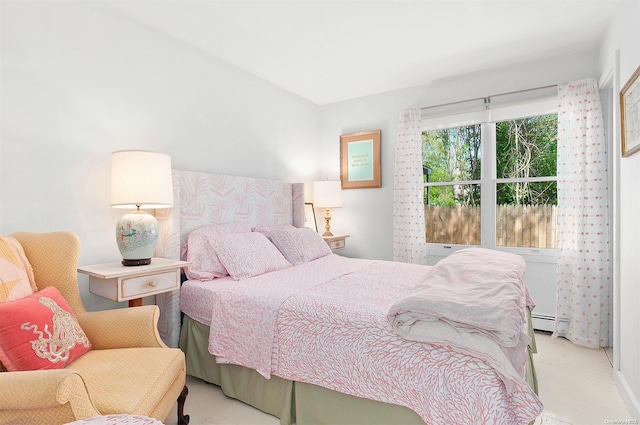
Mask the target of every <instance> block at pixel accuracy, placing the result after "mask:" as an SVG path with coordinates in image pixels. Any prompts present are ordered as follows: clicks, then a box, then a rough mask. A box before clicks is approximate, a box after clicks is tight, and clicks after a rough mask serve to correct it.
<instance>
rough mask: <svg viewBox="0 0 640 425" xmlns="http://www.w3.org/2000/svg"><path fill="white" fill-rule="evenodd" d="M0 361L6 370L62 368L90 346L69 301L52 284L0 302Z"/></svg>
mask: <svg viewBox="0 0 640 425" xmlns="http://www.w3.org/2000/svg"><path fill="white" fill-rule="evenodd" d="M0 317H1V318H2V319H1V320H0V361H1V362H2V364H3V365H4V366H5V367H6V368H7V370H8V371H9V372H16V371H22V370H41V369H62V368H63V367H65V366H66V365H67V364H69V363H71V362H72V361H73V360H75V359H77V358H78V357H80V356H81V355H83V354H84V353H86V352H88V351H89V350H91V343H90V342H89V340H88V339H87V336H86V335H85V333H84V331H83V330H82V329H81V328H80V325H79V324H78V321H77V320H76V318H75V316H74V315H73V312H72V311H71V308H70V307H69V304H67V302H66V301H65V299H64V298H63V297H62V294H60V291H58V289H57V288H56V287H54V286H48V287H46V288H45V289H43V290H42V291H40V292H36V293H35V294H33V295H30V296H28V297H25V298H21V299H19V300H15V301H7V302H4V303H0Z"/></svg>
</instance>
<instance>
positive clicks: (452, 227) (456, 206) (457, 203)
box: [424, 184, 480, 245]
mask: <svg viewBox="0 0 640 425" xmlns="http://www.w3.org/2000/svg"><path fill="white" fill-rule="evenodd" d="M424 190H425V192H424V193H425V194H424V196H425V206H424V215H425V220H424V221H425V231H426V236H427V242H428V243H442V244H465V245H480V197H479V194H480V185H479V184H459V185H447V186H431V187H429V186H427V187H425V188H424ZM475 193H477V194H478V198H477V202H475V203H469V202H465V201H464V200H465V199H467V200H468V199H469V198H470V196H468V195H464V194H475Z"/></svg>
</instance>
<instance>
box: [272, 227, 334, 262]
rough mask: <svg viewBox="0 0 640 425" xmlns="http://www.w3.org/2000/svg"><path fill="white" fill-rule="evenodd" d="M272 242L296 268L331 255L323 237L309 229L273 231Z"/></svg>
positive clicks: (292, 228)
mask: <svg viewBox="0 0 640 425" xmlns="http://www.w3.org/2000/svg"><path fill="white" fill-rule="evenodd" d="M271 242H273V244H274V245H275V246H276V248H278V250H279V251H280V252H281V253H282V255H284V258H286V259H287V260H288V261H289V262H290V263H291V264H293V265H296V266H297V265H298V264H303V263H307V262H309V261H312V260H315V259H317V258H320V257H324V256H326V255H329V254H331V248H329V245H327V243H326V242H325V241H324V239H322V236H320V235H319V234H318V233H317V232H315V231H313V230H311V229H309V228H307V227H300V228H297V227H291V228H279V229H273V230H271Z"/></svg>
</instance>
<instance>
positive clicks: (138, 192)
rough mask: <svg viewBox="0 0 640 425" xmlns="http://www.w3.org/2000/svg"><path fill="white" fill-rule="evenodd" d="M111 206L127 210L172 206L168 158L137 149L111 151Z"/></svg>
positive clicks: (169, 158) (169, 159) (171, 186)
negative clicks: (138, 207)
mask: <svg viewBox="0 0 640 425" xmlns="http://www.w3.org/2000/svg"><path fill="white" fill-rule="evenodd" d="M111 206H112V207H114V208H128V209H132V208H136V206H140V207H141V208H169V207H171V206H173V182H172V178H171V157H170V156H169V155H166V154H162V153H156V152H149V151H140V150H126V151H117V152H113V153H112V154H111Z"/></svg>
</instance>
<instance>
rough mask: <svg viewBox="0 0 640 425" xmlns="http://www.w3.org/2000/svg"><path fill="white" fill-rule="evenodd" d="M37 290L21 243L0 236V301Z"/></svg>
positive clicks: (16, 297)
mask: <svg viewBox="0 0 640 425" xmlns="http://www.w3.org/2000/svg"><path fill="white" fill-rule="evenodd" d="M37 290H38V289H37V288H36V284H35V280H34V278H33V269H32V268H31V264H29V260H27V256H26V255H25V253H24V251H23V250H22V245H20V243H19V242H18V241H17V240H15V239H14V238H12V237H1V236H0V303H1V302H4V301H12V300H17V299H19V298H23V297H26V296H29V295H31V294H33V293H34V292H35V291H37Z"/></svg>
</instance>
